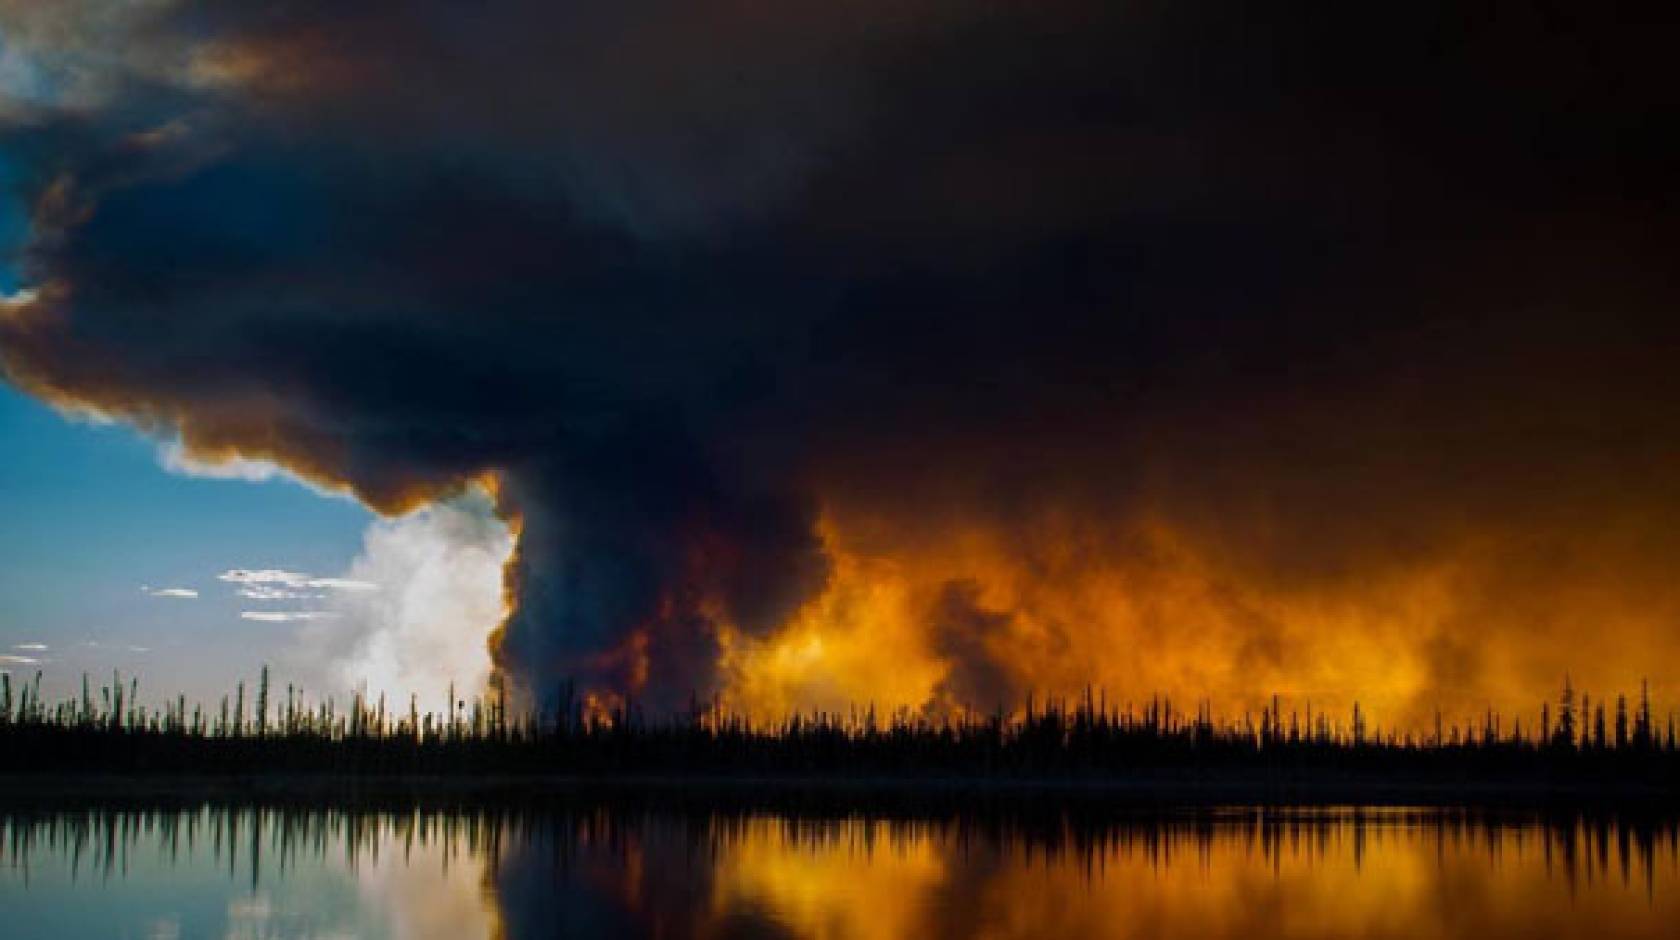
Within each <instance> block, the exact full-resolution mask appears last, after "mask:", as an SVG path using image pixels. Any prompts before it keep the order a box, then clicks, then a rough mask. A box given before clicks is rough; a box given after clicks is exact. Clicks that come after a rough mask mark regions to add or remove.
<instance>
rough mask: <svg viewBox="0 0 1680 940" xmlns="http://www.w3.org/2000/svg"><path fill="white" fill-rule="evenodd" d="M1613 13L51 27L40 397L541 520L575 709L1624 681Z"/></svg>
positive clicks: (1627, 247) (1653, 178)
mask: <svg viewBox="0 0 1680 940" xmlns="http://www.w3.org/2000/svg"><path fill="white" fill-rule="evenodd" d="M1239 6H1240V5H1239ZM1321 7H1325V8H1321ZM1344 7H1345V8H1344ZM1573 15H1574V16H1575V17H1576V18H1575V19H1574V20H1571V21H1570V22H1568V23H1559V22H1557V21H1556V16H1555V15H1554V14H1550V13H1546V12H1545V10H1544V9H1541V8H1531V7H1530V5H1528V4H1521V3H1512V4H1501V5H1499V10H1498V11H1497V14H1496V15H1489V16H1487V17H1485V18H1480V19H1475V18H1469V17H1467V16H1465V15H1463V14H1462V13H1461V12H1460V11H1459V10H1458V8H1457V7H1456V6H1455V5H1450V4H1434V3H1409V4H1395V5H1382V6H1379V7H1376V8H1372V7H1369V6H1368V5H1365V6H1359V7H1357V8H1353V7H1347V6H1346V5H1341V6H1337V5H1320V4H1314V3H1282V4H1276V3H1272V4H1262V5H1256V6H1254V7H1253V8H1252V9H1250V8H1232V7H1231V6H1230V5H1229V4H1201V3H1174V4H1153V5H1151V4H1144V5H1138V4H1115V3H1108V2H1089V3H1088V2H1082V0H1073V2H1067V3H1055V4H995V3H987V2H980V3H947V2H940V0H926V2H916V3H909V4H905V3H894V4H877V3H872V2H871V3H863V4H803V3H784V4H774V5H769V6H766V5H763V4H745V3H742V4H737V3H726V4H722V5H705V6H704V8H700V7H696V6H695V5H693V4H681V3H664V2H653V3H644V4H633V5H629V6H610V7H604V8H603V7H599V6H598V5H577V4H537V3H524V2H513V3H507V4H498V5H496V6H494V7H493V8H490V9H479V8H476V7H473V8H469V7H465V6H462V5H459V4H452V3H443V2H426V0H421V2H414V0H407V2H402V3H398V2H394V0H393V2H381V0H375V2H367V3H358V4H339V3H328V2H324V0H322V2H294V3H289V4H285V5H281V6H273V5H237V4H218V3H209V2H197V0H151V2H148V3H142V4H116V3H101V2H95V0H83V2H75V3H62V4H36V3H21V2H20V3H10V2H0V82H3V83H4V86H3V87H4V89H5V92H6V98H7V101H6V103H5V105H4V106H3V107H0V120H3V121H4V131H3V132H0V133H3V135H4V137H3V147H4V150H3V156H0V163H3V167H0V169H3V170H4V172H3V173H0V180H4V182H5V184H6V185H7V186H8V187H10V189H11V191H12V193H13V197H14V199H15V200H16V201H17V203H18V204H19V205H21V206H24V207H26V212H27V218H28V220H29V225H28V232H27V238H26V240H25V241H24V242H22V243H21V244H20V245H19V246H18V247H17V250H16V259H17V262H18V264H19V265H20V266H21V270H22V273H23V279H22V283H23V284H24V285H25V286H27V287H28V288H29V289H30V291H32V293H30V294H27V295H25V294H16V295H15V296H13V298H12V299H11V300H8V301H7V302H6V303H5V304H4V305H3V306H0V362H3V363H4V367H5V370H6V374H7V376H8V377H9V378H10V379H11V380H12V381H13V382H15V383H16V384H18V385H19V386H20V387H23V388H25V389H27V390H29V391H31V392H33V393H35V394H38V395H40V396H42V397H45V398H48V399H50V400H53V401H56V402H58V403H60V404H62V405H65V406H73V407H79V408H84V409H92V410H94V411H97V412H100V413H103V414H107V415H110V416H113V417H118V418H121V419H124V420H128V421H132V422H134V423H136V424H138V425H140V426H141V427H143V428H146V429H147V430H150V431H152V432H154V433H156V434H158V435H159V436H160V438H162V439H165V440H168V441H177V440H178V441H179V442H180V447H181V448H182V451H181V453H182V454H183V455H186V456H187V457H190V461H191V463H192V464H193V465H195V466H215V465H224V466H246V465H247V464H245V463H240V461H246V462H250V461H256V462H261V461H268V462H272V463H274V464H278V465H280V466H283V467H285V468H286V469H287V470H288V471H289V472H292V473H295V474H298V475H300V476H302V477H304V478H307V479H310V480H313V481H315V482H317V483H319V484H321V485H323V486H326V487H329V488H347V489H348V490H350V491H351V492H353V493H354V494H356V495H357V496H358V497H359V498H361V499H363V500H364V501H366V502H367V503H368V504H369V505H371V506H373V507H375V508H376V509H379V510H382V511H386V512H399V511H403V510H407V509H411V508H413V507H415V506H418V505H422V504H425V503H428V502H431V501H434V500H437V499H440V498H444V497H448V496H451V495H453V494H456V493H459V492H461V491H462V490H463V489H464V488H467V487H470V486H472V485H475V484H480V483H482V484H483V485H487V486H490V487H491V488H492V489H493V490H494V491H495V493H496V499H497V508H498V511H499V512H500V513H501V514H502V515H503V516H504V517H506V518H507V519H508V520H510V522H511V523H512V524H513V525H515V526H516V527H517V529H518V531H519V542H518V547H517V553H516V559H515V561H514V562H513V563H512V565H511V566H510V568H509V571H508V575H507V577H508V587H509V590H510V591H511V592H512V594H513V598H512V599H513V600H514V601H515V602H516V604H517V609H516V611H515V613H514V614H513V615H512V616H511V618H510V619H509V620H508V621H507V623H506V624H505V626H504V627H503V628H502V629H501V631H500V632H499V634H498V636H497V637H496V638H495V640H494V644H493V653H494V656H495V661H496V663H497V665H498V667H500V668H501V669H503V670H504V671H505V672H506V673H507V675H508V677H509V679H510V680H512V681H513V682H514V684H515V685H516V687H518V688H519V689H521V690H523V691H525V692H527V693H530V694H533V695H535V696H538V697H542V696H546V695H547V694H549V690H550V689H552V688H554V687H555V686H556V685H558V683H560V682H561V681H563V680H565V679H567V678H574V679H577V680H579V681H581V682H582V683H584V684H585V685H587V686H594V687H599V688H601V689H606V690H620V691H624V690H640V691H641V692H642V693H643V694H645V695H648V696H650V697H652V698H653V699H654V700H655V701H656V702H659V703H675V702H679V701H682V700H683V699H686V697H687V695H688V693H689V691H690V690H691V689H693V690H696V691H702V692H704V691H706V690H709V689H712V688H714V687H715V686H716V685H717V684H718V683H720V682H722V683H726V684H729V685H731V686H732V687H738V688H746V687H768V686H774V685H777V683H778V682H779V681H780V680H775V676H792V675H800V676H809V675H811V674H812V673H811V670H815V671H816V672H818V673H824V672H825V670H824V667H823V666H822V665H821V664H823V663H829V662H831V660H830V659H828V658H827V657H830V656H834V655H839V654H838V653H837V652H836V651H837V650H840V649H846V650H849V651H850V652H848V653H847V656H848V657H851V656H852V654H853V653H857V652H858V651H860V650H865V649H868V648H877V649H879V648H888V647H894V648H896V647H895V644H897V643H899V642H901V641H902V640H903V635H904V634H913V635H914V636H915V637H916V638H917V642H916V643H915V644H913V646H914V650H912V652H914V653H915V656H914V657H912V658H915V659H917V660H918V663H919V664H917V665H914V666H911V665H906V667H905V668H906V669H908V670H909V672H911V673H914V674H917V675H921V674H922V665H925V664H927V663H932V664H935V665H936V666H937V667H938V668H939V669H942V670H943V672H942V673H940V674H941V675H943V677H944V678H942V679H934V680H932V681H930V682H929V683H926V684H924V685H923V686H922V692H921V694H922V695H923V696H926V697H930V698H937V697H941V696H950V697H954V696H958V695H987V694H989V693H999V692H1014V691H1019V690H1021V689H1025V688H1030V687H1034V686H1048V685H1054V686H1058V687H1060V688H1062V689H1066V688H1068V687H1072V686H1078V685H1082V684H1083V682H1084V681H1085V680H1093V681H1112V682H1116V683H1122V682H1123V683H1126V684H1128V685H1130V686H1132V687H1134V688H1135V687H1137V686H1145V687H1147V686H1149V685H1161V686H1169V687H1171V689H1170V690H1176V691H1179V692H1181V693H1182V694H1199V693H1204V692H1205V693H1210V694H1217V695H1223V696H1226V697H1227V698H1228V700H1229V701H1231V702H1235V703H1238V704H1240V703H1242V702H1244V701H1246V700H1250V699H1253V698H1256V697H1257V696H1260V695H1264V694H1265V693H1266V692H1267V691H1269V690H1270V688H1269V687H1279V686H1284V687H1287V688H1289V689H1291V690H1295V691H1298V692H1300V693H1301V694H1303V695H1307V694H1317V695H1319V696H1321V697H1327V698H1331V699H1341V700H1345V699H1347V698H1351V697H1353V696H1357V695H1366V696H1372V697H1376V698H1378V699H1380V700H1381V701H1382V703H1383V704H1384V705H1387V706H1390V707H1392V708H1395V709H1402V708H1414V709H1415V708H1416V707H1418V703H1419V702H1420V701H1422V700H1423V699H1424V698H1427V697H1447V698H1450V699H1455V700H1464V701H1479V700H1481V699H1482V698H1485V697H1489V696H1500V697H1505V696H1514V695H1516V694H1517V692H1518V690H1519V688H1522V689H1529V687H1532V686H1534V685H1536V684H1537V683H1540V682H1549V681H1551V679H1552V678H1553V676H1554V674H1555V673H1557V672H1561V671H1562V668H1563V667H1564V666H1565V665H1567V664H1569V663H1571V662H1574V663H1576V665H1577V672H1578V673H1579V672H1581V671H1583V670H1588V671H1591V670H1593V669H1597V670H1599V671H1597V672H1595V673H1593V677H1592V678H1593V681H1602V682H1609V681H1618V682H1623V683H1624V684H1627V683H1631V682H1632V681H1634V679H1635V678H1636V677H1635V676H1634V675H1632V674H1631V673H1632V672H1633V671H1635V670H1637V669H1639V668H1641V667H1642V666H1641V664H1646V665H1644V667H1643V668H1649V666H1648V664H1649V663H1653V662H1661V661H1664V659H1665V658H1666V661H1675V660H1674V657H1673V654H1674V653H1676V652H1680V637H1677V636H1676V635H1675V633H1674V630H1673V627H1672V626H1671V624H1673V623H1675V622H1677V621H1676V618H1680V596H1677V593H1676V589H1675V588H1674V587H1673V579H1672V578H1671V577H1670V575H1669V567H1670V566H1671V565H1672V563H1673V561H1674V559H1676V558H1680V534H1677V533H1680V526H1677V525H1676V523H1677V522H1680V498H1677V496H1676V494H1675V491H1674V488H1673V486H1672V482H1671V481H1672V480H1673V479H1674V471H1675V470H1676V464H1677V463H1680V451H1677V450H1676V448H1675V446H1674V443H1673V442H1674V441H1675V440H1677V439H1680V412H1677V411H1676V409H1675V408H1674V407H1673V405H1672V403H1673V402H1674V401H1676V400H1680V380H1677V379H1676V370H1674V368H1673V362H1674V358H1675V353H1676V352H1677V350H1680V345H1677V341H1680V337H1677V332H1680V331H1677V330H1676V328H1675V325H1674V318H1673V317H1672V311H1673V309H1674V301H1675V300H1676V293H1677V292H1676V291H1675V289H1674V284H1673V280H1672V278H1671V277H1669V276H1668V275H1667V273H1666V272H1667V269H1668V267H1669V262H1670V259H1671V257H1672V249H1673V248H1674V247H1675V239H1674V234H1675V232H1674V228H1675V226H1674V223H1673V218H1672V215H1671V213H1670V212H1668V210H1667V208H1666V201H1665V197H1664V196H1663V194H1664V193H1666V192H1667V190H1668V188H1669V182H1668V177H1669V175H1670V167H1671V165H1672V161H1673V158H1674V157H1675V156H1676V154H1675V153H1674V150H1673V146H1672V144H1671V143H1669V142H1668V141H1667V140H1666V138H1665V136H1664V133H1663V128H1664V127H1665V125H1666V116H1667V115H1670V114H1672V113H1673V111H1674V107H1675V105H1676V104H1677V103H1680V102H1676V101H1675V100H1674V93H1673V92H1672V91H1669V90H1667V89H1668V88H1669V84H1670V83H1668V82H1666V81H1663V79H1664V78H1665V77H1666V74H1665V73H1666V68H1665V57H1666V50H1667V48H1669V46H1668V43H1667V39H1666V38H1665V36H1664V33H1665V32H1666V30H1664V29H1662V28H1660V24H1653V23H1642V22H1639V21H1638V20H1637V18H1636V17H1630V16H1623V15H1621V14H1619V13H1615V12H1600V11H1596V10H1595V11H1580V12H1578V13H1576V14H1573ZM848 573H850V574H856V575H857V576H858V577H864V576H865V575H864V574H862V573H867V577H868V578H870V579H875V580H871V581H869V583H849V582H848V581H847V576H848ZM818 613H826V614H827V615H832V616H833V617H834V618H837V619H836V620H835V621H834V624H836V625H833V626H829V627H825V626H823V625H820V624H814V622H813V621H812V619H811V618H812V617H814V616H816V615H817V614H818ZM888 614H890V615H891V616H887V615H888ZM883 618H885V619H883ZM825 631H826V632H825ZM1588 636H1593V637H1608V638H1612V640H1611V641H1610V642H1606V643H1602V644H1597V645H1598V646H1601V647H1604V648H1602V649H1596V648H1595V649H1591V651H1590V652H1589V644H1588V643H1587V640H1586V637H1588ZM795 639H797V640H798V644H802V645H798V646H797V649H798V650H811V651H815V652H810V653H809V655H808V656H807V659H809V661H810V662H813V663H817V664H818V665H816V666H811V667H809V668H807V667H806V666H801V665H800V663H802V662H805V661H806V660H805V659H801V658H800V657H801V656H806V654H804V653H800V654H798V655H795V652H796V651H795V646H793V645H789V644H792V643H793V641H794V640H795ZM817 641H820V642H817ZM824 651H826V652H824ZM1588 657H1591V658H1592V659H1593V661H1594V662H1596V663H1598V664H1599V665H1598V666H1593V665H1591V664H1587V663H1582V662H1581V660H1583V659H1585V658H1588ZM866 659H867V657H863V656H861V655H859V656H856V657H852V658H851V659H848V661H855V662H858V663H862V662H865V661H866ZM720 664H722V665H721V666H720ZM754 664H757V665H754ZM764 664H772V665H769V666H766V665H764ZM760 668H763V669H770V670H771V671H772V672H773V673H774V675H772V676H770V677H769V678H766V676H765V675H758V676H756V677H746V676H743V675H741V674H740V671H741V670H748V671H751V670H752V669H760ZM838 668H839V667H837V666H835V667H830V668H828V669H827V670H826V674H824V675H823V676H822V681H821V683H820V684H821V686H822V688H823V689H824V690H827V691H825V692H824V693H823V694H824V695H827V694H830V693H832V692H835V691H839V690H844V691H847V692H850V693H856V692H858V691H864V692H865V693H867V691H868V688H867V684H866V683H864V682H863V680H862V679H861V678H857V677H849V676H843V675H838V674H836V673H835V669H838ZM857 668H858V669H860V670H862V669H863V667H862V666H861V665H860V666H858V667H857ZM883 668H885V669H890V668H891V664H877V666H876V671H877V672H879V671H880V669H883ZM720 669H721V671H720ZM1081 672H1084V673H1091V672H1096V673H1099V674H1098V675H1094V676H1093V675H1088V674H1087V675H1083V676H1081V675H1080V673H1081ZM1657 678H1659V679H1662V678H1663V677H1657ZM1668 678H1669V680H1670V681H1672V680H1680V675H1676V676H1673V677H1668ZM772 680H775V681H772ZM789 681H792V680H789ZM799 682H800V683H806V680H804V679H801V680H799ZM754 683H757V685H754ZM781 684H782V685H784V686H785V685H786V683H785V682H783V683H781ZM796 685H798V686H799V687H800V688H815V686H812V685H809V684H808V683H807V684H805V685H799V683H796ZM797 692H798V688H794V689H793V691H792V692H789V691H788V690H787V688H783V689H782V691H780V692H775V693H773V694H772V693H766V697H767V698H766V700H773V701H778V702H780V701H786V700H788V697H789V696H790V695H791V696H792V699H793V700H795V701H797V700H799V697H800V696H799V695H798V694H797ZM1526 694H1530V695H1531V694H1533V691H1532V690H1529V691H1527V692H1526ZM912 704H915V703H912ZM983 704H984V705H989V704H990V703H989V702H987V703H983Z"/></svg>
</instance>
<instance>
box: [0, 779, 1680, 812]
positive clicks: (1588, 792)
mask: <svg viewBox="0 0 1680 940" xmlns="http://www.w3.org/2000/svg"><path fill="white" fill-rule="evenodd" d="M550 802H565V803H572V802H576V803H612V804H630V805H634V806H638V807H645V808H649V809H657V808H662V807H663V808H675V809H684V808H705V807H728V808H753V807H761V808H764V809H766V810H774V809H778V808H782V807H794V808H811V807H817V808H826V809H829V810H833V811H838V812H879V811H889V812H890V811H894V810H898V809H903V808H912V807H925V808H929V809H934V810H938V811H950V810H963V809H987V808H994V807H1012V808H1016V809H1019V808H1023V807H1032V808H1034V809H1038V810H1042V809H1050V810H1055V809H1057V808H1069V807H1078V808H1087V807H1092V806H1104V807H1111V808H1115V809H1118V810H1125V809H1128V808H1135V809H1139V810H1151V809H1161V808H1174V807H1180V808H1187V809H1195V808H1208V807H1217V806H1247V807H1278V808H1285V807H1303V808H1312V807H1331V806H1371V807H1403V806H1404V807H1441V808H1450V807H1461V808H1467V809H1485V810H1498V809H1502V808H1520V809H1539V808H1548V807H1550V808H1559V809H1594V810H1604V809H1618V810H1634V809H1637V810H1638V811H1640V812H1653V811H1656V812H1664V813H1668V812H1674V813H1677V814H1680V792H1675V791H1674V790H1668V789H1661V788H1655V787H1640V786H1616V785H1594V786H1583V785H1580V784H1578V783H1576V784H1566V783H1554V782H1548V781H1528V782H1521V781H1458V780H1455V781H1441V780H1397V779H1373V778H1364V777H1355V776H1308V777H1293V778H1281V777H1261V776H1256V775H1241V774H1231V775H1221V776H1220V777H1219V778H1217V779H1211V778H1208V777H1197V776H1189V775H1179V774H1139V775H1136V776H1130V777H1124V778H1091V779H1080V778H1043V779H1028V778H959V777H797V776H715V775H702V776H676V775H602V776H577V775H499V774H494V775H483V776H471V775H463V774H427V775H413V774H389V775H346V774H311V773H280V774H259V775H251V774H223V775H217V774H164V773H145V774H132V773H116V774H97V773H74V774H60V773H42V774H33V773H21V774H20V773H4V772H0V808H3V809H11V808H14V807H16V808H22V807H27V806H40V805H53V804H65V803H78V804H80V803H87V804H93V803H97V804H100V805H122V804H157V803H257V804H270V803H272V804H300V803H313V804H320V805H347V806H363V805H373V806H378V805H382V804H393V805H404V804H415V805H425V804H439V803H444V804H448V803H464V804H505V805H508V806H526V805H540V804H543V803H550Z"/></svg>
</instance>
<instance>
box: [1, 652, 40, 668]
mask: <svg viewBox="0 0 1680 940" xmlns="http://www.w3.org/2000/svg"><path fill="white" fill-rule="evenodd" d="M40 662H41V661H40V660H39V659H36V658H35V657H33V656H12V655H9V654H0V665H5V666H34V665H37V664H38V663H40Z"/></svg>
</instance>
